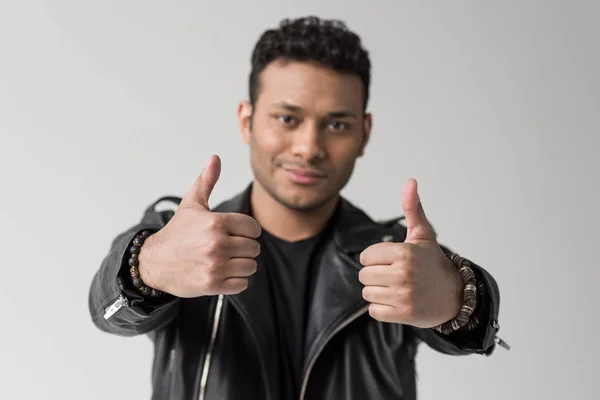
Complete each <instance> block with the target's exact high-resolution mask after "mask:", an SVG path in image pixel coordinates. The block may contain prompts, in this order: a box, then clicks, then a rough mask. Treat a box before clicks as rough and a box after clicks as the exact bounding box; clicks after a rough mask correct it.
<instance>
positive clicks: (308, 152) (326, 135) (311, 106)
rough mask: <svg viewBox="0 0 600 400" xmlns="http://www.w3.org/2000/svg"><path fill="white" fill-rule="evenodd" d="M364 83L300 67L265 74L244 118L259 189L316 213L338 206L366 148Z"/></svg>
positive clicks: (243, 109) (278, 65)
mask: <svg viewBox="0 0 600 400" xmlns="http://www.w3.org/2000/svg"><path fill="white" fill-rule="evenodd" d="M363 102H364V94H363V87H362V82H361V80H360V78H359V77H358V76H355V75H345V74H340V73H337V72H335V71H332V70H330V69H327V68H325V67H321V66H318V65H315V64H311V63H302V62H288V63H282V62H273V63H271V64H270V65H268V66H267V68H265V69H264V70H263V72H262V73H261V75H260V84H259V91H258V96H257V100H256V104H255V106H254V109H252V106H251V105H250V104H249V103H247V102H243V103H241V104H240V107H239V111H238V116H239V122H240V129H241V131H242V136H243V139H244V141H245V142H246V143H247V144H248V145H249V146H250V158H251V164H252V170H253V172H254V176H255V184H258V185H260V186H261V189H264V190H265V191H266V192H267V193H268V194H269V195H271V196H272V197H273V198H274V199H276V200H277V201H278V202H279V203H281V204H283V205H284V206H286V207H289V208H291V209H295V210H313V209H316V208H319V207H321V206H323V205H325V204H327V203H328V202H329V201H332V200H335V199H336V198H337V195H338V194H339V192H340V190H341V189H342V188H343V187H344V186H345V185H346V183H347V182H348V180H349V179H350V176H351V175H352V170H353V168H354V163H355V161H356V158H357V157H360V156H361V155H362V153H363V150H364V148H365V146H366V144H367V141H368V138H369V133H370V129H371V117H370V115H367V116H365V115H364V112H363Z"/></svg>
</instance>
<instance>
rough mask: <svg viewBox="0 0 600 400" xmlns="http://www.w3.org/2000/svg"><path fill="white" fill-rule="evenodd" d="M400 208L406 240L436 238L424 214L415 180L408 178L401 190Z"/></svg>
mask: <svg viewBox="0 0 600 400" xmlns="http://www.w3.org/2000/svg"><path fill="white" fill-rule="evenodd" d="M402 208H403V209H404V216H405V217H406V227H407V233H406V240H405V242H410V241H412V240H433V241H435V240H436V237H435V232H434V230H433V227H432V226H431V224H430V223H429V221H428V220H427V217H426V216H425V210H423V205H422V204H421V198H420V197H419V192H418V186H417V181H416V180H414V179H409V180H408V181H407V182H406V183H405V184H404V189H403V190H402Z"/></svg>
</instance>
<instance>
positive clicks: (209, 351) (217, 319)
mask: <svg viewBox="0 0 600 400" xmlns="http://www.w3.org/2000/svg"><path fill="white" fill-rule="evenodd" d="M222 309H223V295H222V294H221V295H219V298H218V299H217V305H216V306H215V317H214V320H213V326H212V332H211V335H210V343H209V345H208V349H207V350H206V357H205V358H204V365H203V367H202V375H201V378H200V393H199V394H198V400H205V396H206V383H207V382H208V371H209V370H210V361H211V357H212V353H213V350H214V347H215V341H216V340H217V331H218V330H219V322H220V321H221V310H222Z"/></svg>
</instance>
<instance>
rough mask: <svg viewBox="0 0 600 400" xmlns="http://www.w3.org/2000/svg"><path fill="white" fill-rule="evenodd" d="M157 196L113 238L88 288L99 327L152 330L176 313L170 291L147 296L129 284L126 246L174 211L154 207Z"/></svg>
mask: <svg viewBox="0 0 600 400" xmlns="http://www.w3.org/2000/svg"><path fill="white" fill-rule="evenodd" d="M161 200H162V199H159V200H158V201H157V202H155V203H154V204H153V205H151V206H150V207H148V209H147V210H146V212H145V213H144V216H143V218H142V219H141V221H140V222H139V223H138V224H137V225H135V226H132V227H131V228H129V229H128V230H127V231H125V232H123V233H121V234H120V235H118V236H117V237H116V238H115V239H114V240H113V242H112V245H111V246H110V250H109V252H108V254H107V255H106V256H105V258H104V260H103V261H102V264H101V265H100V269H99V270H98V271H97V272H96V274H95V276H94V278H93V280H92V283H91V286H90V291H89V299H88V303H89V310H90V314H91V317H92V321H93V322H94V324H95V325H96V326H97V327H98V328H99V329H101V330H102V331H105V332H108V333H113V334H116V335H121V336H134V335H139V334H145V333H152V332H153V331H156V330H159V329H161V328H163V327H165V326H166V325H167V324H169V323H170V322H171V321H172V320H173V319H174V318H175V317H176V315H177V312H178V307H179V301H180V300H179V299H178V298H175V297H174V296H171V295H167V294H166V295H165V296H161V297H160V298H158V299H156V300H155V299H152V300H146V299H145V298H143V297H142V296H141V295H140V294H139V293H138V292H137V291H136V290H135V289H134V288H133V287H132V285H130V284H129V282H128V281H129V279H127V278H128V273H129V266H128V257H127V253H128V249H129V247H130V246H131V244H132V241H133V238H134V237H135V236H136V235H137V234H138V233H140V232H142V231H144V230H150V231H151V232H157V231H159V230H160V229H162V228H163V227H164V226H165V225H166V224H167V222H168V221H169V219H170V218H171V217H172V216H173V215H174V212H173V211H170V210H169V211H161V212H157V211H155V205H156V204H157V203H158V202H160V201H161Z"/></svg>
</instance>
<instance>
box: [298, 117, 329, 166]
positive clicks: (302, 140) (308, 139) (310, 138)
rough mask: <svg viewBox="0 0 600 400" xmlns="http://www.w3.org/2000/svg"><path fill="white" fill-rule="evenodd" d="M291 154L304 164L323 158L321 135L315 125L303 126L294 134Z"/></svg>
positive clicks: (323, 149) (323, 150)
mask: <svg viewBox="0 0 600 400" xmlns="http://www.w3.org/2000/svg"><path fill="white" fill-rule="evenodd" d="M293 135H294V137H293V142H292V153H293V154H294V156H296V157H298V158H302V159H303V160H304V161H306V162H311V161H315V160H321V159H323V158H325V148H324V143H323V138H322V135H320V134H319V128H318V127H317V126H316V125H315V124H303V126H302V127H300V128H299V129H297V130H296V131H295V132H294V134H293Z"/></svg>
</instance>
